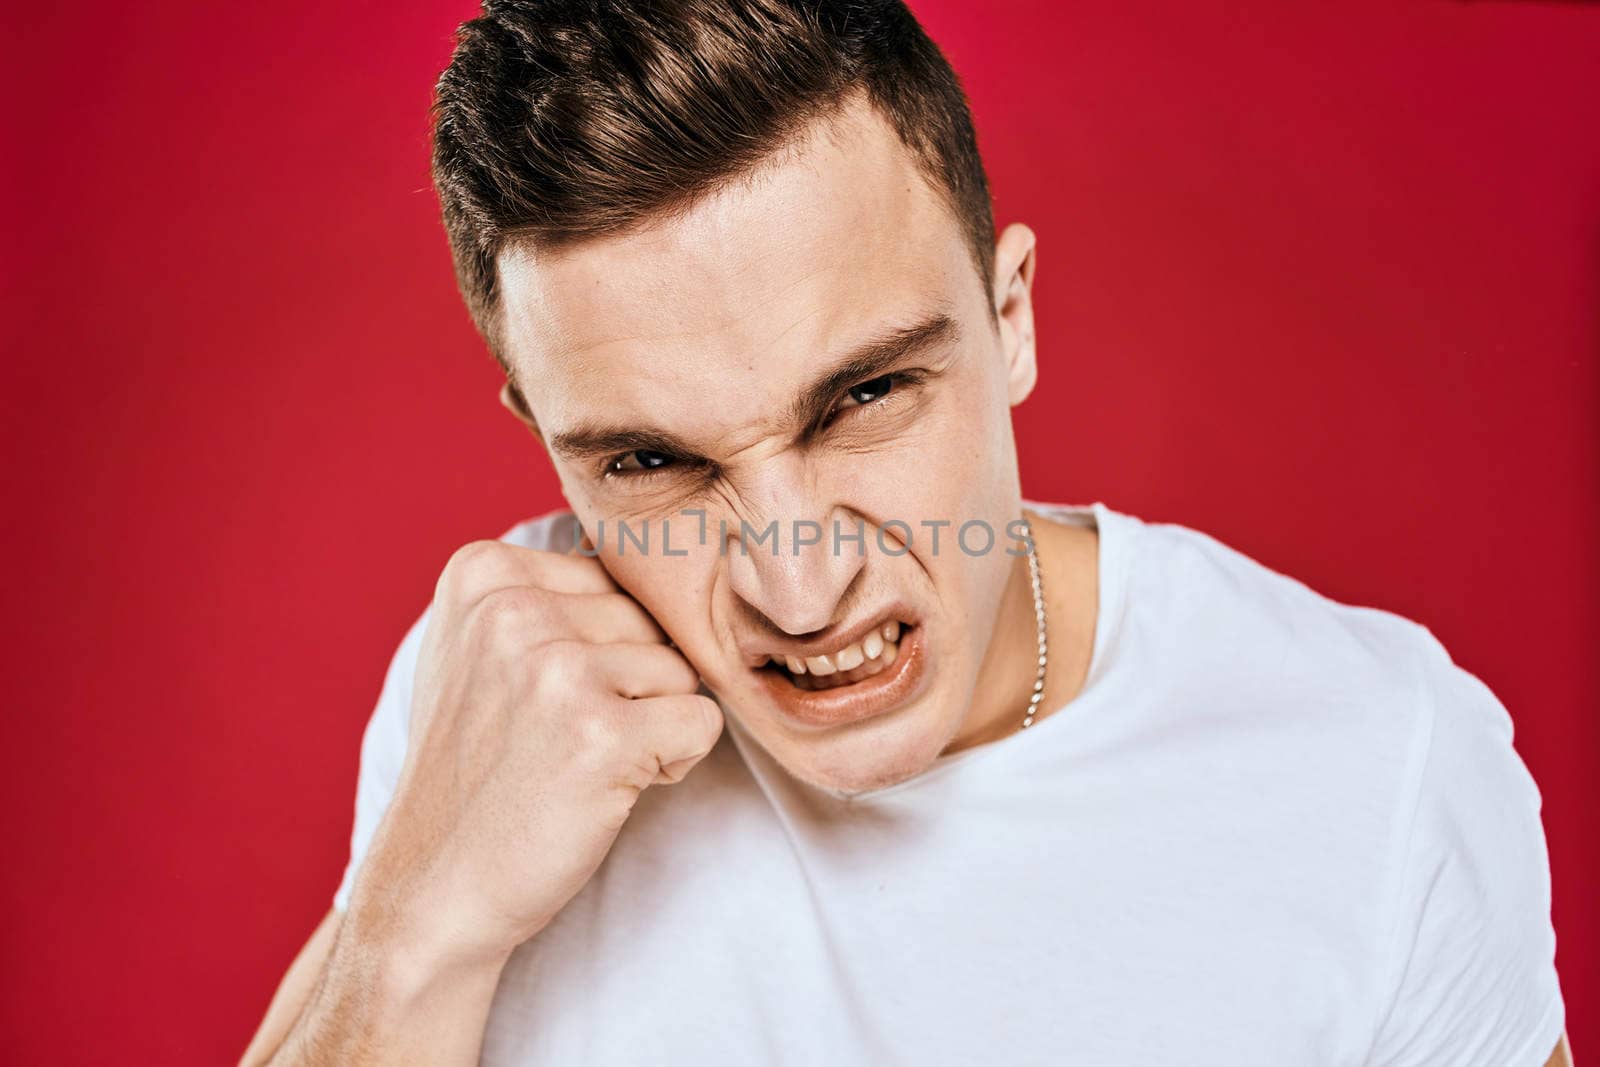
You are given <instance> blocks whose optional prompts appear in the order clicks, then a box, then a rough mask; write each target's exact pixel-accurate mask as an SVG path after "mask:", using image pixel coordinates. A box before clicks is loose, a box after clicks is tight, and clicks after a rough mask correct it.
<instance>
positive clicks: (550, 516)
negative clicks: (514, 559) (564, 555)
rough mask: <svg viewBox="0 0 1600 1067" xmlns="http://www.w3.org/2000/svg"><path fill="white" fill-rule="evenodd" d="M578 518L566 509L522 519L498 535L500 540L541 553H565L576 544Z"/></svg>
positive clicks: (557, 509)
mask: <svg viewBox="0 0 1600 1067" xmlns="http://www.w3.org/2000/svg"><path fill="white" fill-rule="evenodd" d="M577 532H578V517H577V516H576V515H574V514H573V513H572V511H571V510H570V509H568V508H556V509H554V510H552V511H547V512H544V513H543V514H541V515H536V516H534V517H533V518H531V519H524V520H523V521H522V522H519V523H517V524H516V525H515V526H513V527H511V529H509V530H507V531H506V532H505V533H503V534H501V535H500V538H499V539H500V540H501V541H504V542H506V543H507V544H512V545H517V546H518V547H521V548H532V549H538V550H539V551H541V552H565V551H567V550H569V549H570V548H572V546H573V545H574V544H576V543H577Z"/></svg>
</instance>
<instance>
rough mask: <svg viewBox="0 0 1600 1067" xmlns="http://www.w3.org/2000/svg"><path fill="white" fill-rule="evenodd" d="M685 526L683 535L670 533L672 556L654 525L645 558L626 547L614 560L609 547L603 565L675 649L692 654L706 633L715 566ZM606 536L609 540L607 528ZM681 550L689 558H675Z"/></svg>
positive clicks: (690, 527)
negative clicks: (647, 614)
mask: <svg viewBox="0 0 1600 1067" xmlns="http://www.w3.org/2000/svg"><path fill="white" fill-rule="evenodd" d="M686 521H688V522H689V525H688V527H686V528H685V529H683V530H680V529H679V524H677V523H674V524H672V526H671V528H670V537H671V541H670V542H669V545H670V548H671V550H672V552H673V555H671V556H668V555H666V554H665V553H664V552H663V547H664V546H663V544H662V542H661V541H660V540H659V539H658V538H659V536H660V530H661V527H659V526H657V527H656V528H654V529H653V530H652V531H651V535H652V540H651V542H650V552H649V554H648V555H638V554H635V552H634V548H633V545H632V543H630V544H629V546H628V550H627V553H626V554H624V555H622V556H620V557H619V556H617V555H615V554H613V553H612V552H611V551H610V546H608V550H607V552H606V558H605V566H606V570H607V571H608V572H609V573H610V575H611V577H612V579H613V580H614V581H615V582H616V583H617V584H618V585H619V586H621V587H622V589H623V591H624V592H626V593H627V594H628V595H629V596H631V597H633V599H634V600H636V601H638V602H639V606H640V607H642V608H644V610H645V611H646V612H648V613H649V615H650V617H651V618H653V619H655V620H656V622H657V623H658V624H659V625H660V626H661V628H662V629H663V630H665V631H666V633H667V636H668V637H670V638H671V639H672V641H673V642H674V643H675V644H677V645H678V647H679V648H682V649H686V650H690V651H692V650H694V649H695V648H697V647H698V646H699V645H701V644H703V643H704V642H705V641H706V640H707V635H709V633H710V630H711V621H710V620H711V611H710V603H711V595H712V589H713V586H714V580H715V573H714V568H715V566H716V564H715V555H714V554H713V553H709V552H703V551H700V550H697V549H696V547H695V529H694V525H693V522H692V520H686ZM606 536H607V538H608V539H610V538H611V537H612V535H611V532H610V530H609V529H608V530H607V534H606ZM680 549H686V550H688V552H689V554H688V555H687V556H678V555H677V552H678V551H679V550H680Z"/></svg>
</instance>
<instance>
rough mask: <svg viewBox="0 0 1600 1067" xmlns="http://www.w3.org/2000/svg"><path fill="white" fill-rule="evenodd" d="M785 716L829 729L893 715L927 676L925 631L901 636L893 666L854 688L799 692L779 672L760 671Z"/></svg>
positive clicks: (840, 687) (860, 682) (920, 630)
mask: <svg viewBox="0 0 1600 1067" xmlns="http://www.w3.org/2000/svg"><path fill="white" fill-rule="evenodd" d="M756 673H757V675H759V676H760V678H761V680H762V683H763V684H764V685H765V686H766V687H767V695H768V696H770V697H771V698H772V702H773V703H774V704H776V705H777V706H778V708H779V710H781V711H782V712H783V713H784V714H785V715H787V716H788V717H789V718H791V719H793V720H794V721H796V722H798V723H801V724H803V725H805V726H810V727H816V728H826V727H830V726H843V725H845V724H847V723H853V722H860V721H861V720H863V719H870V718H873V717H874V716H877V715H882V714H884V713H886V712H889V711H893V710H894V709H895V708H897V707H899V706H900V705H902V704H904V703H906V702H907V701H909V700H910V699H911V698H912V697H914V696H915V695H916V694H917V692H918V690H919V689H920V688H921V686H922V680H923V678H924V676H925V675H926V674H927V653H926V650H925V649H924V648H923V641H922V627H921V626H914V627H912V628H911V630H910V631H909V632H907V633H905V634H903V635H902V636H901V639H900V653H899V655H898V656H897V657H896V658H895V661H894V663H893V664H891V665H890V666H889V667H887V668H886V669H884V670H881V671H879V672H878V673H877V674H874V675H873V676H872V677H871V678H863V679H862V680H861V681H859V682H856V683H854V684H852V685H841V686H836V687H834V688H832V689H800V688H798V687H797V686H795V685H793V684H791V683H790V681H789V679H788V678H787V677H785V676H784V675H783V674H782V673H780V672H778V671H776V670H762V671H757V672H756Z"/></svg>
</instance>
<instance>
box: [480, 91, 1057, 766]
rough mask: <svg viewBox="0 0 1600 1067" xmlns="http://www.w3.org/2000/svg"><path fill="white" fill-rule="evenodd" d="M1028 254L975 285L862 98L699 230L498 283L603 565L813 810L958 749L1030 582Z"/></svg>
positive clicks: (518, 254) (721, 200)
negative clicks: (990, 661)
mask: <svg viewBox="0 0 1600 1067" xmlns="http://www.w3.org/2000/svg"><path fill="white" fill-rule="evenodd" d="M1016 229H1019V230H1020V229H1021V228H1016ZM1030 250H1031V235H1027V234H1026V231H1025V230H1022V234H1021V236H1019V235H1018V234H1017V233H1015V232H1013V231H1008V234H1007V238H1006V239H1005V240H1003V241H1002V243H1001V254H1000V256H999V257H998V259H999V262H998V264H997V282H996V284H995V286H994V288H993V291H991V290H990V289H988V288H986V287H985V286H984V285H983V284H982V283H981V282H980V280H979V278H978V274H977V271H976V270H975V269H974V266H973V260H972V257H971V255H970V250H969V246H968V245H967V244H966V242H965V240H964V238H963V234H962V231H961V229H960V227H959V226H958V225H957V223H956V221H955V219H954V217H953V216H952V215H951V213H950V211H949V209H948V208H947V207H946V206H945V204H944V203H943V202H942V201H941V199H940V198H939V197H938V195H937V194H936V193H935V192H934V191H933V189H932V188H931V187H930V186H929V185H928V183H927V181H926V180H925V179H924V178H923V176H922V174H921V172H920V171H919V170H918V168H917V167H916V165H915V163H914V162H913V160H912V158H911V157H910V156H909V154H908V153H907V152H906V150H905V149H904V148H903V146H902V145H901V143H900V142H899V140H898V139H897V138H896V137H895V135H894V133H893V131H892V130H891V129H890V128H889V126H888V125H887V124H886V123H885V122H884V121H883V120H882V119H881V118H880V117H879V116H878V114H877V112H875V111H873V110H872V109H870V108H869V107H867V106H866V105H865V104H862V103H859V102H857V103H853V104H851V105H850V106H848V107H846V108H845V109H843V110H842V111H841V112H840V113H839V114H838V115H836V116H834V117H833V118H831V119H829V120H826V121H825V122H820V123H817V124H815V125H814V126H813V127H812V128H811V129H810V131H809V132H808V133H807V134H806V135H805V136H803V137H802V138H801V139H800V140H798V141H797V142H795V143H794V144H793V145H792V146H790V148H788V149H786V150H784V151H783V152H782V153H781V154H779V155H778V156H776V157H774V159H773V160H772V161H771V162H770V163H769V164H768V165H767V166H765V167H763V168H762V169H761V170H760V171H758V172H757V173H756V174H754V175H752V176H750V177H749V178H748V179H744V180H738V181H735V182H733V183H731V184H730V185H729V186H728V187H726V188H724V189H722V190H720V191H718V192H716V193H715V194H713V195H711V196H709V197H706V198H704V199H701V200H698V201H696V202H695V203H694V204H693V206H692V207H691V208H690V209H689V210H687V211H686V212H683V213H679V214H676V215H670V216H663V217H661V218H658V219H653V220H651V221H650V222H649V224H648V225H646V226H644V227H642V228H640V229H637V230H635V231H631V232H629V233H627V234H625V235H621V236H617V237H609V238H604V239H596V240H590V241H586V242H582V243H580V244H578V245H576V246H574V247H571V248H568V249H563V250H561V251H559V252H557V253H544V252H532V251H521V250H512V251H508V252H507V253H505V254H503V255H502V256H501V258H500V262H499V267H500V272H501V281H502V295H503V303H504V314H505V318H504V322H503V331H502V336H503V337H504V339H505V341H504V344H505V350H506V355H507V358H508V361H509V362H510V364H511V368H512V372H513V377H514V380H515V381H516V383H517V385H518V386H519V387H520V389H521V391H522V394H523V395H524V396H525V397H526V401H527V405H528V409H529V413H530V414H531V416H532V419H533V422H534V423H535V425H536V428H537V431H538V432H539V434H540V436H541V438H542V439H543V440H544V442H545V444H546V446H547V447H548V448H549V450H550V453H551V457H552V459H553V461H554V463H555V466H556V470H557V472H558V474H559V476H560V478H561V482H562V486H563V489H564V491H565V494H566V497H567V501H568V503H569V504H570V505H571V506H572V508H573V510H574V511H575V512H576V513H577V515H578V517H579V518H580V519H581V520H582V522H583V525H584V529H585V531H586V532H587V533H588V535H589V536H590V537H591V538H592V539H594V540H595V541H596V542H597V543H598V546H599V549H600V558H601V560H602V561H603V563H604V565H605V566H606V568H607V570H608V571H609V572H610V573H611V574H612V576H613V577H614V578H615V579H616V581H617V582H618V584H619V585H621V586H622V587H623V588H624V589H625V590H627V591H628V592H629V593H630V594H631V595H632V596H633V597H634V598H635V599H637V600H638V601H639V603H640V604H641V605H642V606H643V607H644V608H645V609H646V610H647V611H648V612H649V613H650V614H651V615H652V616H653V617H654V618H655V619H656V620H657V621H658V622H659V623H660V624H661V626H662V628H663V630H665V632H666V633H667V634H668V636H669V637H671V639H672V640H673V642H674V643H675V644H676V645H677V646H678V649H679V650H680V651H681V652H682V653H683V655H684V656H685V657H687V658H688V660H689V662H690V663H691V664H693V665H694V667H695V669H696V670H697V671H698V672H699V673H700V675H701V677H702V679H703V680H704V681H705V683H706V685H707V686H708V687H709V688H710V689H711V691H712V692H714V693H715V694H716V695H717V697H718V698H719V700H720V701H721V702H722V704H723V706H724V707H725V708H726V709H727V710H728V712H729V713H730V714H731V715H733V716H735V717H736V718H737V719H738V721H739V723H740V725H741V726H743V727H744V728H745V729H746V730H747V731H748V732H749V733H750V734H751V735H752V736H753V737H754V738H755V739H756V740H757V741H759V742H760V743H761V744H762V746H763V747H764V748H765V749H766V750H767V751H768V752H769V753H771V754H772V756H773V757H774V758H776V759H777V760H778V761H779V762H780V763H782V764H783V765H784V766H785V767H786V768H788V769H789V771H790V772H791V773H793V774H795V775H796V776H797V777H800V778H802V779H804V780H806V781H809V782H811V783H813V784H815V785H819V786H822V787H825V788H831V789H836V790H841V791H845V792H855V791H860V790H865V789H872V788H878V787H881V786H883V785H887V784H890V783H893V782H896V781H900V780H903V779H905V778H908V777H911V776H913V775H915V774H917V773H919V772H920V771H921V770H923V769H924V768H926V767H927V766H928V764H929V763H931V762H932V761H933V759H934V758H935V757H937V756H938V755H939V753H940V752H941V751H943V750H944V749H945V748H946V747H947V746H948V745H949V744H950V743H951V741H952V739H953V738H955V737H956V735H957V734H958V732H960V731H961V730H962V728H963V726H964V725H969V724H968V723H967V719H968V716H969V713H970V711H971V709H972V708H973V706H974V694H975V692H978V691H979V687H980V683H982V682H983V681H984V679H983V674H984V671H983V669H982V668H983V667H984V666H985V663H986V654H987V653H988V652H989V643H990V637H991V634H992V632H993V630H994V623H995V619H996V616H997V613H998V612H999V609H1000V607H1001V604H1002V594H1005V593H1007V590H1008V585H1009V588H1010V593H1009V594H1007V596H1008V598H1010V599H1014V598H1015V596H1016V589H1017V573H1018V568H1019V567H1022V566H1025V564H1024V563H1023V562H1022V561H1020V560H1019V559H1018V557H1017V556H1016V555H1015V554H1013V553H1014V552H1015V551H1016V549H1017V546H1018V542H1017V541H1016V540H1015V538H1014V537H1013V536H1011V535H1010V534H1008V532H1007V524H1008V523H1011V522H1012V521H1013V520H1015V519H1016V518H1017V517H1018V516H1019V515H1020V510H1019V509H1020V489H1019V486H1018V480H1017V463H1016V452H1015V445H1014V441H1013V437H1012V430H1011V420H1010V410H1009V409H1010V407H1011V405H1012V404H1014V403H1017V402H1020V401H1021V399H1023V397H1024V396H1025V395H1026V393H1027V392H1028V391H1029V389H1031V386H1032V382H1033V354H1032V352H1033V349H1032V341H1031V338H1032V323H1031V311H1030V309H1029V307H1028V298H1027V282H1028V280H1029V279H1030V278H1031V269H1032V267H1031V251H1030ZM1024 262H1025V263H1026V268H1025V269H1024V266H1023V264H1024ZM997 294H998V298H997ZM991 307H998V308H999V309H1000V318H999V321H998V324H997V323H996V321H995V319H994V318H992V317H991V312H990V309H991ZM701 513H703V515H702V514H701ZM972 521H976V522H978V523H983V524H986V525H987V528H988V530H990V531H992V533H993V535H994V543H993V545H992V546H991V547H989V548H988V550H987V551H982V552H979V551H977V550H979V549H982V548H984V542H985V540H986V538H985V536H984V534H983V532H982V529H981V528H980V527H977V526H974V527H971V528H969V530H968V537H967V540H966V545H967V548H968V549H969V551H963V550H962V549H961V548H960V547H958V544H957V538H956V533H957V528H958V527H960V526H961V525H962V524H963V523H967V522H972ZM896 522H898V523H903V524H905V525H904V526H899V525H894V523H896ZM940 522H946V523H948V524H949V525H946V526H943V527H938V528H937V545H935V543H934V536H935V532H936V525H935V524H937V523H940ZM602 523H603V526H602ZM773 523H776V530H775V536H768V537H767V539H766V540H764V541H761V542H759V543H758V542H757V540H756V537H757V536H758V535H760V534H763V533H765V532H767V530H768V528H769V526H771V524H773ZM621 524H626V526H627V527H628V530H629V532H630V534H631V535H632V536H622V535H621V530H620V525H621ZM836 524H837V529H838V531H839V533H840V534H841V535H843V537H842V538H839V539H836V538H835V536H834V531H835V528H836ZM886 524H889V525H887V526H886ZM858 530H860V531H862V532H863V533H864V536H863V537H862V538H861V539H860V540H859V541H858V540H856V539H855V534H856V533H857V531H858ZM741 534H742V536H741ZM664 536H665V537H666V538H669V539H670V541H669V542H664V541H663V537H664ZM645 537H648V547H647V548H644V549H641V548H640V546H639V543H638V542H639V541H640V540H642V539H644V538H645ZM811 540H815V542H816V543H813V544H807V543H805V542H807V541H811ZM774 547H775V548H776V553H774ZM1008 549H1010V550H1012V551H1011V552H1008V551H1007V550H1008ZM669 551H670V554H669ZM1024 595H1025V594H1024ZM1010 599H1008V600H1007V602H1008V603H1009V602H1010ZM896 628H898V638H896V639H893V640H886V634H887V635H888V637H891V638H892V637H894V634H895V630H896ZM868 634H876V635H877V636H876V637H869V636H867V635H868ZM872 653H876V654H875V655H872ZM789 656H793V657H794V658H795V659H796V660H797V661H799V662H805V660H806V659H807V657H812V658H813V659H814V663H813V664H812V665H811V667H812V668H813V669H808V670H807V672H806V674H804V675H795V674H792V673H791V672H789V671H788V670H787V668H786V667H785V668H780V667H778V666H776V665H774V664H773V663H772V659H773V658H776V659H777V660H779V661H782V662H785V663H786V662H787V660H786V657H789ZM822 657H826V659H823V658H822ZM858 657H860V662H859V663H858V662H857V659H858ZM841 659H842V662H841ZM851 664H854V666H851V667H850V668H849V670H848V671H846V670H844V669H843V668H844V667H845V666H846V665H851ZM821 666H831V667H832V668H833V673H831V674H828V673H818V671H817V670H816V669H814V668H816V667H821Z"/></svg>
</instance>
